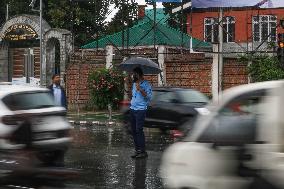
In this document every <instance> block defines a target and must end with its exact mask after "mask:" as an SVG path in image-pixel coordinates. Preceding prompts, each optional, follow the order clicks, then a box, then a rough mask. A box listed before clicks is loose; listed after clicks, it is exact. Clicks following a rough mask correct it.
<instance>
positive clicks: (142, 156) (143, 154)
mask: <svg viewBox="0 0 284 189" xmlns="http://www.w3.org/2000/svg"><path fill="white" fill-rule="evenodd" d="M146 157H148V154H147V152H142V153H138V154H137V155H136V156H135V158H136V159H139V158H146Z"/></svg>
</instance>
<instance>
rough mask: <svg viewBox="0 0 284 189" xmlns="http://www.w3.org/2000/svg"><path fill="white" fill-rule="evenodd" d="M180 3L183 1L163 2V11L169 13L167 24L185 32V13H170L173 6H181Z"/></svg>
mask: <svg viewBox="0 0 284 189" xmlns="http://www.w3.org/2000/svg"><path fill="white" fill-rule="evenodd" d="M184 2H185V1H184ZM182 4H183V3H163V6H164V7H165V13H166V14H169V15H170V19H169V20H168V24H169V26H171V27H172V28H175V29H177V30H181V31H183V32H184V33H187V31H186V30H187V27H186V23H187V14H184V13H182V11H179V12H177V13H172V9H173V8H176V7H179V6H182Z"/></svg>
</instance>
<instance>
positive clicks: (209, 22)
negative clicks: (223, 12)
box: [204, 16, 235, 43]
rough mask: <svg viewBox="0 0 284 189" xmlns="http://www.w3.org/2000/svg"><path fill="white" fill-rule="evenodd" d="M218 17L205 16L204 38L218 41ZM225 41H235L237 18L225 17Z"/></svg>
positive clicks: (209, 40) (208, 40)
mask: <svg viewBox="0 0 284 189" xmlns="http://www.w3.org/2000/svg"><path fill="white" fill-rule="evenodd" d="M218 33H219V32H218V18H205V20H204V39H205V41H207V42H218ZM223 37H224V39H223V41H224V42H225V43H226V42H234V41H235V18H234V17H231V16H228V17H224V18H223Z"/></svg>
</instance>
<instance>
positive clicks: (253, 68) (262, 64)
mask: <svg viewBox="0 0 284 189" xmlns="http://www.w3.org/2000/svg"><path fill="white" fill-rule="evenodd" d="M240 60H241V61H243V62H247V61H251V62H252V63H251V64H250V65H248V73H249V74H250V76H251V78H252V81H253V82H261V81H270V80H279V79H284V70H283V69H281V68H280V66H279V61H278V59H277V57H275V56H273V57H271V56H268V55H255V56H243V57H241V58H240Z"/></svg>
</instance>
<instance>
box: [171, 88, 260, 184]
mask: <svg viewBox="0 0 284 189" xmlns="http://www.w3.org/2000/svg"><path fill="white" fill-rule="evenodd" d="M264 97H265V93H264V92H263V91H256V92H253V93H247V94H243V95H241V96H238V97H236V98H233V99H232V100H230V101H229V102H228V103H226V104H224V105H223V106H222V107H220V108H218V109H217V110H216V111H215V112H213V111H212V112H211V113H210V115H209V116H208V117H207V116H204V119H203V120H199V121H198V122H196V124H200V125H198V126H196V130H198V131H200V130H199V128H197V127H199V126H200V127H202V128H204V129H203V130H202V132H200V134H198V135H197V136H196V135H195V134H194V133H193V136H192V137H189V139H188V140H185V141H187V142H183V143H181V144H176V145H177V146H179V147H178V148H180V149H182V150H179V151H174V150H173V151H171V152H169V153H171V154H174V156H175V157H176V158H175V159H174V160H171V162H172V164H174V165H176V166H177V167H175V168H173V169H171V171H173V170H174V171H177V172H176V173H174V174H175V175H176V179H177V182H179V183H183V185H182V187H192V188H204V189H206V188H211V189H215V188H216V189H227V188H244V187H248V186H249V185H250V184H251V182H250V180H249V179H248V178H250V176H251V175H244V174H245V173H247V172H245V171H247V170H249V168H248V167H246V163H247V162H249V161H251V158H250V157H251V156H250V151H249V150H248V148H249V146H250V145H251V144H253V143H254V142H255V141H256V134H257V123H258V121H259V116H260V115H258V113H257V112H258V109H259V108H258V106H259V105H260V104H261V103H262V102H263V100H262V99H263V98H264ZM193 138H195V139H194V140H193ZM252 158H254V157H252ZM252 171H254V170H253V169H252ZM248 173H250V170H249V171H248Z"/></svg>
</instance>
